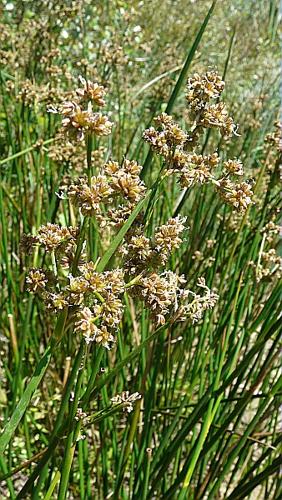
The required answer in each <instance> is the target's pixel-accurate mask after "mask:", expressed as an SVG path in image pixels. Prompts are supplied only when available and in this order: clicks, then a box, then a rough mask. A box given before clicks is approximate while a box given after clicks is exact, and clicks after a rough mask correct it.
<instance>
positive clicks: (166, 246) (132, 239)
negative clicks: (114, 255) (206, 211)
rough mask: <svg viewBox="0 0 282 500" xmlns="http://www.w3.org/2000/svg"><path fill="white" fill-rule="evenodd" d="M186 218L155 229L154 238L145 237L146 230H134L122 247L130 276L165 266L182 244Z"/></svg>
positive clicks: (179, 218)
mask: <svg viewBox="0 0 282 500" xmlns="http://www.w3.org/2000/svg"><path fill="white" fill-rule="evenodd" d="M185 222H186V217H181V216H178V217H172V218H170V219H169V220H168V221H167V223H166V224H163V225H162V226H160V227H157V228H156V229H155V234H154V237H153V238H151V239H149V238H147V237H146V236H145V235H144V230H145V228H144V227H143V226H139V227H137V228H134V229H133V230H132V231H131V232H130V233H129V234H128V235H127V238H126V242H125V243H124V245H123V246H122V247H121V250H120V251H121V253H122V255H123V257H124V268H125V269H126V270H127V272H128V273H129V274H130V275H134V274H136V273H137V274H138V273H141V272H143V271H144V270H147V271H148V270H149V269H156V268H157V267H159V266H161V265H165V264H166V262H167V261H168V259H169V257H170V255H171V253H172V251H173V250H175V249H177V248H179V246H180V245H181V243H182V238H181V235H182V233H183V232H184V230H185Z"/></svg>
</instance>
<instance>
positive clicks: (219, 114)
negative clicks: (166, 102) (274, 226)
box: [143, 72, 253, 211]
mask: <svg viewBox="0 0 282 500" xmlns="http://www.w3.org/2000/svg"><path fill="white" fill-rule="evenodd" d="M223 89H224V82H223V81H222V80H221V79H220V77H219V76H218V74H217V73H215V72H208V73H206V74H205V75H203V76H200V75H198V74H195V75H194V76H193V77H192V78H190V79H189V80H188V85H187V96H186V99H187V104H188V109H189V111H190V117H191V119H192V120H193V124H192V127H191V129H190V130H189V131H184V130H182V129H181V127H180V126H179V125H178V124H177V123H176V122H175V121H174V120H173V118H172V117H171V116H169V115H167V114H166V113H162V114H161V115H160V116H158V117H157V118H155V122H156V127H157V128H155V127H150V128H149V129H147V130H145V131H144V133H143V138H144V140H145V141H146V142H148V143H149V144H150V147H151V148H152V150H153V151H155V152H156V153H157V154H158V155H161V156H162V157H163V159H164V164H165V168H166V175H173V174H175V173H176V174H177V176H178V179H179V183H180V185H181V187H182V188H190V187H192V186H194V185H195V184H205V183H211V184H213V185H214V186H216V187H217V189H218V190H219V192H220V195H221V197H222V199H223V200H224V201H225V202H226V203H228V204H230V205H232V206H233V207H234V208H235V209H236V210H238V211H244V210H246V208H247V207H248V205H249V204H250V203H252V201H251V200H252V196H253V193H252V190H251V187H250V186H249V185H248V184H247V183H241V184H236V183H233V182H231V181H230V179H229V178H230V177H231V176H235V177H236V176H242V175H243V174H244V170H243V165H242V163H241V161H240V160H239V159H237V158H235V159H230V160H226V161H223V162H221V160H220V158H219V156H218V154H217V153H216V152H214V153H213V154H209V155H203V154H198V153H197V152H196V151H195V149H196V147H197V145H198V144H199V136H200V135H201V134H202V133H203V131H204V130H205V129H210V128H216V129H218V130H219V131H220V133H221V135H222V137H223V138H229V137H231V136H232V135H233V134H234V133H235V132H236V127H235V124H234V122H233V120H232V118H231V117H230V116H229V115H228V112H227V109H226V106H225V104H224V103H222V102H218V100H219V98H220V96H221V93H222V91H223ZM212 99H215V100H216V101H217V102H215V103H212V104H211V103H210V101H211V100H212ZM217 172H219V173H218V174H217Z"/></svg>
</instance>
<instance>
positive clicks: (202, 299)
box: [134, 271, 218, 325]
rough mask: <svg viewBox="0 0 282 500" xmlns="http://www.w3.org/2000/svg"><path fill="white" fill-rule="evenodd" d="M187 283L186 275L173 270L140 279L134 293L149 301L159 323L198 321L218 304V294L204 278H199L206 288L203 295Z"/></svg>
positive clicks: (155, 319)
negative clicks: (187, 287)
mask: <svg viewBox="0 0 282 500" xmlns="http://www.w3.org/2000/svg"><path fill="white" fill-rule="evenodd" d="M185 285H186V280H185V278H184V276H179V275H177V274H175V273H173V272H172V271H165V272H163V273H162V274H160V275H159V274H156V273H151V274H149V275H148V276H145V277H144V278H141V279H140V280H139V282H138V284H137V285H136V286H135V287H134V288H135V289H134V293H135V294H136V296H138V297H140V298H142V299H143V300H144V301H145V304H146V306H147V307H148V308H149V310H150V312H151V315H152V318H153V319H154V321H155V322H156V324H157V325H164V324H165V322H166V321H169V322H171V323H173V322H175V321H184V320H186V319H189V320H190V321H192V323H196V322H197V321H199V320H200V319H201V318H202V317H203V314H204V312H205V311H206V310H207V309H212V308H213V307H214V306H215V304H216V302H217V300H218V295H217V294H216V293H214V292H213V291H212V290H210V289H209V288H208V287H207V286H206V284H205V280H204V279H203V278H200V279H199V281H198V286H199V287H200V288H202V289H203V290H204V293H203V294H202V295H200V294H196V293H194V292H192V291H191V290H189V289H186V288H184V286H185Z"/></svg>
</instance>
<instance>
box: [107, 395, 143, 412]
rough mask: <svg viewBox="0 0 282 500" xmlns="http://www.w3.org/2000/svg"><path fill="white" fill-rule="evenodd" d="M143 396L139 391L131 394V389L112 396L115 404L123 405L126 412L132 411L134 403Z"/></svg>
mask: <svg viewBox="0 0 282 500" xmlns="http://www.w3.org/2000/svg"><path fill="white" fill-rule="evenodd" d="M141 397H142V396H141V394H139V392H134V393H133V394H130V393H129V391H123V392H122V393H121V394H117V395H116V396H114V397H113V398H111V402H112V404H113V405H121V406H122V408H123V411H124V412H127V413H131V412H132V410H133V403H135V401H138V399H141Z"/></svg>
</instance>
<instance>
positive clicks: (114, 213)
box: [67, 159, 145, 224]
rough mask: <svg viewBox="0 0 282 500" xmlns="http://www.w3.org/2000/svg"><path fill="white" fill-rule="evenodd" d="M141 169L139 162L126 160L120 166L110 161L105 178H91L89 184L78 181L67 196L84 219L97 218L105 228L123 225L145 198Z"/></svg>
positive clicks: (104, 173)
mask: <svg viewBox="0 0 282 500" xmlns="http://www.w3.org/2000/svg"><path fill="white" fill-rule="evenodd" d="M141 168H142V167H141V166H140V165H138V164H137V162H136V161H129V160H126V159H125V160H124V161H123V163H122V165H121V166H120V165H119V164H118V163H117V162H115V161H109V162H107V163H106V164H105V165H104V167H103V169H102V174H99V175H97V176H92V177H91V179H90V182H89V181H88V180H87V179H86V178H79V179H78V180H77V182H76V183H75V184H72V185H71V186H69V188H68V192H67V193H68V196H69V198H70V199H71V201H72V202H73V203H74V204H75V205H77V206H78V207H79V208H80V210H81V212H82V214H83V215H88V216H95V217H96V218H98V220H99V221H100V222H101V223H104V224H105V221H110V222H112V223H113V224H120V223H121V222H123V221H124V220H125V218H126V217H127V216H128V215H129V214H130V213H131V211H132V209H133V208H134V206H135V205H136V204H137V203H138V202H139V201H140V199H141V198H142V197H143V196H144V194H145V185H144V183H143V182H142V181H141V180H140V177H139V173H140V170H141ZM105 205H106V206H107V208H108V210H107V213H106V215H105V211H104V209H103V207H104V206H105Z"/></svg>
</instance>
